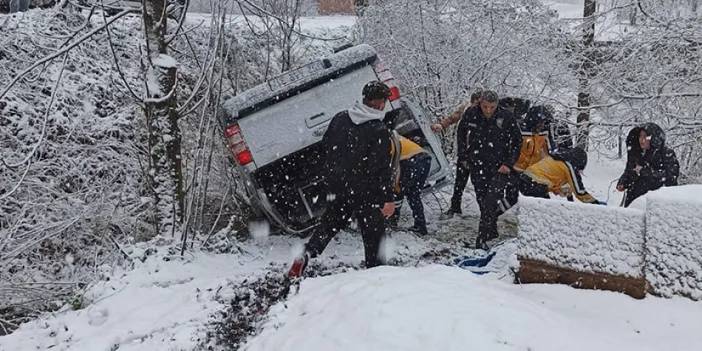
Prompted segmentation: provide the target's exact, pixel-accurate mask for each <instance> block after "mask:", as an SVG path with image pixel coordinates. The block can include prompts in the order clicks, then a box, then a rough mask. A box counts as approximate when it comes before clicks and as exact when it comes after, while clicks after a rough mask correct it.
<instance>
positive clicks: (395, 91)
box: [388, 86, 400, 101]
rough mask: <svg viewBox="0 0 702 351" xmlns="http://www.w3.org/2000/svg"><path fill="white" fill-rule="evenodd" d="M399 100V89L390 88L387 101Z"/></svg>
mask: <svg viewBox="0 0 702 351" xmlns="http://www.w3.org/2000/svg"><path fill="white" fill-rule="evenodd" d="M399 98H400V88H398V87H396V86H395V87H390V97H389V98H388V100H390V101H395V100H397V99H399Z"/></svg>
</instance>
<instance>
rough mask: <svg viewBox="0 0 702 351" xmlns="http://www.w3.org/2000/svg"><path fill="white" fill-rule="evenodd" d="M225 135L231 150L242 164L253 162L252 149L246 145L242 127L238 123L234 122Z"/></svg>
mask: <svg viewBox="0 0 702 351" xmlns="http://www.w3.org/2000/svg"><path fill="white" fill-rule="evenodd" d="M224 137H225V138H226V139H227V144H228V145H229V151H231V152H232V155H233V156H234V159H236V162H238V163H239V164H240V165H242V166H245V165H247V164H249V163H251V162H253V155H251V150H249V147H248V146H246V142H245V141H244V137H242V136H241V128H239V125H238V124H232V125H230V126H229V127H227V128H226V129H225V130H224Z"/></svg>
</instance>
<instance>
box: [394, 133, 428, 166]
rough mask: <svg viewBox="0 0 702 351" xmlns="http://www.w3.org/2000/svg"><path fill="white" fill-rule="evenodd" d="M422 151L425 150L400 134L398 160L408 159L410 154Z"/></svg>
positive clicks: (410, 156)
mask: <svg viewBox="0 0 702 351" xmlns="http://www.w3.org/2000/svg"><path fill="white" fill-rule="evenodd" d="M422 152H426V151H424V149H422V147H421V146H419V145H418V144H417V143H415V142H414V141H412V140H409V139H407V138H405V137H403V136H402V135H400V160H409V159H410V158H412V156H414V155H417V154H421V153H422Z"/></svg>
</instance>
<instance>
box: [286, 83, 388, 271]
mask: <svg viewBox="0 0 702 351" xmlns="http://www.w3.org/2000/svg"><path fill="white" fill-rule="evenodd" d="M362 94H363V101H362V102H358V101H357V102H356V104H355V105H354V106H353V107H352V108H351V109H350V110H347V111H342V112H339V113H337V114H336V115H335V116H334V118H333V119H332V120H331V122H330V124H329V128H328V129H327V131H326V133H325V134H324V137H323V139H322V143H324V147H325V149H326V163H325V168H326V181H327V189H328V198H329V199H331V201H330V203H329V205H328V207H327V209H326V212H325V213H324V215H322V218H321V223H320V224H319V226H318V227H317V228H315V230H314V232H313V234H312V237H311V238H310V239H309V241H308V242H307V244H306V245H305V250H304V252H302V253H301V254H300V256H299V257H297V258H295V260H294V261H293V264H292V266H291V267H290V270H289V271H288V277H289V278H291V279H298V278H301V277H302V274H303V272H304V270H305V267H307V262H308V261H309V259H310V257H316V256H317V255H319V254H321V253H322V251H324V249H325V248H326V247H327V245H328V244H329V241H331V239H332V238H333V237H334V236H335V235H336V234H337V233H338V232H339V231H340V230H342V229H344V228H346V227H347V226H348V225H349V223H350V222H351V220H352V219H354V218H355V219H356V221H357V223H358V227H359V229H360V230H361V235H362V237H363V247H364V251H365V263H366V268H370V267H375V266H378V265H380V264H381V262H380V259H379V257H378V249H379V247H380V242H381V240H382V238H383V236H384V235H385V218H387V217H390V216H391V215H392V214H393V212H394V211H395V204H394V202H393V183H394V177H393V163H394V162H395V161H396V160H394V159H393V154H395V153H396V152H395V151H396V146H394V144H393V142H392V140H393V139H392V136H391V131H390V130H389V129H388V126H387V125H386V124H385V123H384V122H383V119H384V117H385V112H383V110H384V109H385V103H386V102H387V99H388V97H389V96H390V89H389V88H388V86H387V85H385V84H383V83H381V82H378V81H372V82H369V83H367V84H366V85H365V86H364V87H363V92H362Z"/></svg>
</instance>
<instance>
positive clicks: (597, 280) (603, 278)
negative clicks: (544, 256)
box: [517, 257, 647, 299]
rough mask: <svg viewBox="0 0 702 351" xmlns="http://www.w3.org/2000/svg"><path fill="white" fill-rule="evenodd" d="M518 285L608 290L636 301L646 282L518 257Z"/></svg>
mask: <svg viewBox="0 0 702 351" xmlns="http://www.w3.org/2000/svg"><path fill="white" fill-rule="evenodd" d="M517 278H518V280H519V282H520V283H525V284H526V283H546V284H567V285H570V286H572V287H574V288H578V289H593V290H609V291H616V292H621V293H624V294H627V295H629V296H631V297H633V298H636V299H643V298H644V297H645V296H646V288H647V282H646V279H644V278H643V277H640V278H633V277H627V276H617V275H612V274H608V273H599V272H594V273H593V272H581V271H576V270H573V269H569V268H564V267H558V266H555V265H552V264H549V263H545V262H541V261H538V260H533V259H529V258H525V257H519V272H517Z"/></svg>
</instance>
